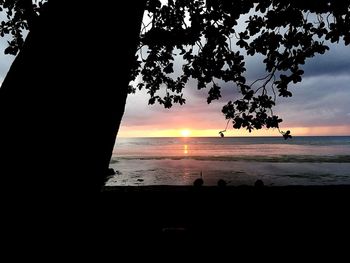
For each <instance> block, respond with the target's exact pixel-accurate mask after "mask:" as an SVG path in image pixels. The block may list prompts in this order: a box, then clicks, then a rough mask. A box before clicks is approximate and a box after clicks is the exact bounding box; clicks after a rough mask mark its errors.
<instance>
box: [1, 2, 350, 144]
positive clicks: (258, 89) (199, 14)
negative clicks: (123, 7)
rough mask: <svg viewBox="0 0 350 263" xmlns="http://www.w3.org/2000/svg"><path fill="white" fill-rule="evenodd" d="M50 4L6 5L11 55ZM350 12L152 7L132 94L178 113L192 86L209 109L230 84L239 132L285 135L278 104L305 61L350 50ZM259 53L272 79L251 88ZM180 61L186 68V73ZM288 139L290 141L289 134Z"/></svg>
mask: <svg viewBox="0 0 350 263" xmlns="http://www.w3.org/2000/svg"><path fill="white" fill-rule="evenodd" d="M49 1H50V0H49ZM44 2H45V1H35V3H34V4H31V3H32V1H31V0H29V1H27V0H12V1H9V0H6V1H4V0H0V7H1V9H2V10H3V11H4V12H5V13H6V14H7V17H6V19H7V20H6V21H1V24H0V34H1V36H4V35H6V34H10V35H11V36H12V39H11V40H10V41H9V47H8V48H7V49H6V50H5V53H10V54H16V53H17V52H18V50H19V49H20V47H21V46H22V44H23V37H22V35H23V30H27V29H29V28H30V25H31V23H35V17H36V16H37V15H39V14H40V9H41V8H43V7H44V6H45V5H43V3H44ZM96 4H98V2H97V3H96ZM349 5H350V1H349V0H345V1H327V0H317V1H316V0H313V1H299V0H293V1H282V0H264V1H256V0H244V1H243V0H207V1H204V0H196V1H192V0H177V1H175V0H168V1H162V2H161V1H160V0H149V1H148V3H147V6H146V10H145V11H146V12H145V19H144V24H143V28H142V30H141V35H140V46H139V51H140V52H138V53H137V54H136V58H135V63H134V67H133V70H132V72H131V73H130V80H131V81H132V80H136V78H137V76H140V81H138V83H137V82H136V84H135V87H134V86H130V90H129V91H130V92H135V91H136V89H140V90H141V89H146V90H147V92H148V94H149V95H150V98H149V104H154V103H155V102H158V103H160V104H162V105H164V107H165V108H171V106H172V105H173V104H174V103H179V104H184V103H185V101H186V100H185V98H184V96H183V89H184V88H185V86H186V84H187V83H188V82H189V80H191V79H193V80H196V81H197V87H198V89H204V88H207V89H208V97H207V102H208V103H211V102H212V101H213V100H217V99H219V98H220V97H221V86H222V85H223V83H224V82H226V83H229V85H230V86H232V89H233V92H232V94H233V95H232V100H230V101H228V102H227V104H226V105H225V106H224V107H223V109H222V112H223V114H224V115H225V117H226V119H227V120H231V121H232V123H233V127H234V128H236V129H239V128H242V127H243V128H246V129H247V130H249V131H252V130H254V129H261V128H263V127H266V128H279V123H280V122H281V121H282V119H281V118H280V117H279V116H277V115H275V114H274V112H273V107H274V106H275V104H276V98H277V97H278V96H282V97H291V96H292V93H291V91H290V90H289V85H290V84H291V83H298V82H301V80H302V76H303V74H304V71H303V65H304V64H305V61H306V60H307V59H309V58H312V57H314V56H315V55H316V54H324V53H325V52H326V51H327V50H328V49H329V47H328V46H327V44H329V43H330V42H331V43H334V42H339V41H343V42H344V43H345V45H349V44H350V12H349V11H350V7H349ZM67 8H69V6H68V7H67ZM238 20H240V21H243V22H244V23H240V24H238V22H239V21H238ZM120 26H123V25H116V30H117V27H120ZM121 52H122V51H121ZM257 54H258V55H260V56H262V57H263V63H264V65H265V70H266V75H265V76H261V77H260V76H257V79H256V80H255V81H253V82H251V83H250V82H248V81H247V79H246V77H245V75H244V74H245V72H246V70H247V69H246V64H245V60H246V57H248V56H255V55H257ZM175 59H176V60H177V63H178V61H182V63H183V64H182V67H181V68H180V70H178V69H177V67H176V68H175V66H174V65H175V62H174V61H175ZM134 83H135V82H134ZM225 85H227V84H225ZM237 94H238V95H237ZM282 134H283V135H284V137H285V138H289V137H290V132H289V131H287V132H285V133H283V132H282ZM220 135H221V136H223V133H222V132H221V133H220Z"/></svg>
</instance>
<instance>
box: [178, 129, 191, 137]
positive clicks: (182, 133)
mask: <svg viewBox="0 0 350 263" xmlns="http://www.w3.org/2000/svg"><path fill="white" fill-rule="evenodd" d="M180 133H181V136H182V137H189V136H190V135H191V131H190V130H181V131H180Z"/></svg>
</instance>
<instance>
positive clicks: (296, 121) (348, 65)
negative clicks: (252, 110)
mask: <svg viewBox="0 0 350 263" xmlns="http://www.w3.org/2000/svg"><path fill="white" fill-rule="evenodd" d="M349 50H350V47H345V46H344V45H343V44H342V43H339V44H338V45H336V44H333V45H330V51H328V53H326V54H324V55H318V56H316V57H314V58H312V59H310V60H309V61H308V62H307V63H306V64H305V65H304V66H303V69H304V71H305V74H304V77H303V81H302V82H301V83H298V84H296V85H293V86H291V87H290V89H291V91H292V93H293V97H292V98H287V99H285V98H282V97H278V98H277V107H276V108H275V109H274V113H275V114H277V115H278V116H280V117H281V118H282V119H283V122H282V123H281V125H280V128H281V130H282V131H286V130H291V132H292V134H293V135H296V136H318V135H320V136H327V135H350V52H349ZM246 62H247V69H248V73H247V79H248V80H250V79H252V80H253V79H256V78H259V77H261V76H264V66H263V65H262V64H261V63H260V60H259V59H258V58H257V57H248V59H247V61H246ZM207 92H208V90H200V91H198V90H197V89H196V85H195V83H193V82H192V83H190V84H189V85H188V86H187V87H186V89H185V98H186V99H187V102H186V104H185V105H183V106H179V105H175V106H173V107H172V108H171V109H164V108H163V107H162V106H160V105H156V104H155V105H148V99H147V98H148V97H147V94H146V93H145V92H144V91H141V92H136V94H131V95H129V97H128V100H127V105H126V111H125V115H124V118H123V121H122V126H121V130H120V132H119V136H123V137H140V136H141V137H143V136H145V137H148V136H151V137H152V136H154V137H158V136H183V135H184V133H188V134H189V135H190V136H218V132H219V131H220V130H224V129H225V127H226V123H227V121H226V120H225V118H224V115H223V114H222V113H221V109H222V106H223V105H225V104H226V102H227V101H229V100H232V98H233V97H232V95H233V94H234V92H232V87H229V86H228V85H226V86H225V85H224V87H223V91H222V93H223V97H222V98H221V99H220V100H219V101H214V102H212V103H211V104H209V105H208V104H207V103H206V97H207ZM185 131H188V132H185ZM225 135H226V136H279V135H280V134H279V132H278V131H277V130H276V129H270V130H267V129H262V130H259V131H253V132H252V133H249V132H248V131H246V130H243V129H241V130H236V129H233V128H232V125H231V124H229V129H228V130H227V132H226V133H225Z"/></svg>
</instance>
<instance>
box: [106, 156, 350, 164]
mask: <svg viewBox="0 0 350 263" xmlns="http://www.w3.org/2000/svg"><path fill="white" fill-rule="evenodd" d="M121 160H198V161H229V162H237V161H247V162H271V163H350V155H332V156H328V155H324V156H322V155H321V156H320V155H277V156H120V157H113V158H112V160H111V163H115V162H118V161H121Z"/></svg>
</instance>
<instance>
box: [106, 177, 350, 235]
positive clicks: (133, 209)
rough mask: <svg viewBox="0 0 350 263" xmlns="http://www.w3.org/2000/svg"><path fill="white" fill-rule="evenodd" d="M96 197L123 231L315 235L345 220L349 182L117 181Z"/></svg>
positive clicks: (154, 233) (346, 223) (344, 224)
mask: <svg viewBox="0 0 350 263" xmlns="http://www.w3.org/2000/svg"><path fill="white" fill-rule="evenodd" d="M101 197H102V202H103V204H104V205H103V206H104V211H105V212H106V213H107V214H108V216H107V217H108V218H109V219H111V218H113V220H115V222H120V225H122V226H123V227H122V228H120V229H121V230H122V231H127V232H128V233H136V234H139V233H147V234H150V235H153V236H159V237H168V236H174V235H176V236H178V235H180V236H186V237H188V236H191V237H196V238H198V237H203V236H204V237H206V236H208V235H214V236H217V237H222V236H231V235H233V236H236V237H237V236H245V237H247V236H251V235H253V236H255V237H257V236H260V235H263V236H264V235H266V234H267V233H269V235H272V236H273V235H274V234H275V235H277V236H280V238H281V237H283V239H285V238H287V237H289V236H298V235H301V234H305V233H308V234H310V236H312V237H313V238H315V234H316V233H318V234H321V233H325V231H327V229H328V230H330V229H331V230H332V231H334V230H335V229H337V228H338V227H341V226H344V229H342V231H345V229H349V225H350V221H347V220H348V219H349V215H348V214H349V213H348V210H349V208H350V205H349V202H350V201H349V200H350V185H331V186H281V187H278V186H273V187H266V186H263V184H261V183H258V184H256V186H255V187H254V186H236V187H235V186H223V187H213V186H207V187H206V186H201V187H194V186H139V187H135V186H130V187H128V186H121V187H119V186H116V187H105V189H104V191H103V192H102V195H101ZM113 220H112V219H111V221H110V222H112V221H113Z"/></svg>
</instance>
